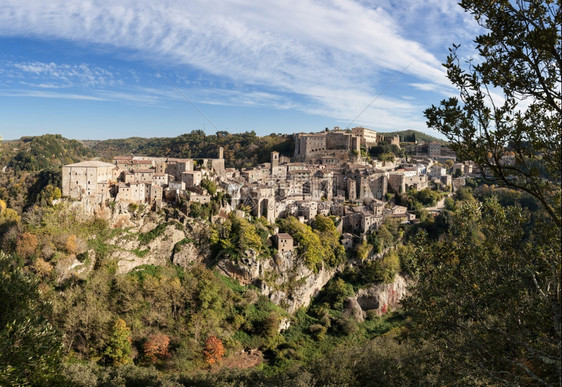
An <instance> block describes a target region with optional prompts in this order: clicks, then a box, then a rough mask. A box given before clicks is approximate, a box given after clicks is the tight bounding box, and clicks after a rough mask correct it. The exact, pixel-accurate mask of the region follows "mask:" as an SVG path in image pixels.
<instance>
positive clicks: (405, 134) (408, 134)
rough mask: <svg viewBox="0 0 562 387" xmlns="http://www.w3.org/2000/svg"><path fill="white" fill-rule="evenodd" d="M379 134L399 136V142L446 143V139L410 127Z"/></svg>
mask: <svg viewBox="0 0 562 387" xmlns="http://www.w3.org/2000/svg"><path fill="white" fill-rule="evenodd" d="M380 134H382V135H384V136H400V142H416V141H418V142H421V141H424V142H439V143H441V144H446V143H447V141H445V140H442V139H440V138H437V137H433V136H430V135H429V134H425V133H423V132H419V131H417V130H412V129H408V130H402V131H399V132H380Z"/></svg>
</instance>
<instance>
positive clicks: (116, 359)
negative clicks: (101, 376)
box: [104, 318, 133, 366]
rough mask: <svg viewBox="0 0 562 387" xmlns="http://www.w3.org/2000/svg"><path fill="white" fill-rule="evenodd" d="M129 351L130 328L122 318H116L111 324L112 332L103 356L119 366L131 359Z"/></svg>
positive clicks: (129, 361) (130, 350)
mask: <svg viewBox="0 0 562 387" xmlns="http://www.w3.org/2000/svg"><path fill="white" fill-rule="evenodd" d="M131 352H132V349H131V329H130V328H129V327H128V326H127V323H126V322H125V321H124V320H123V319H120V318H118V319H117V320H115V324H114V325H113V334H112V335H111V337H110V339H109V343H108V344H107V347H106V348H105V351H104V357H105V358H106V359H107V360H108V361H109V362H110V363H111V364H113V365H115V366H120V365H125V364H129V363H131V362H132V361H133V359H132V358H131Z"/></svg>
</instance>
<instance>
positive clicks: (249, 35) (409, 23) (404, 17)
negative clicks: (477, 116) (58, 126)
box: [0, 0, 464, 129]
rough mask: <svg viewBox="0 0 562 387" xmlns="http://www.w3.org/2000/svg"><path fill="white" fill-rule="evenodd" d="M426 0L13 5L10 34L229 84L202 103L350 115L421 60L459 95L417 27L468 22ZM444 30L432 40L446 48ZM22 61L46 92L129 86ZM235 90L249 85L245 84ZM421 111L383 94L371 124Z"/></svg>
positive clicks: (427, 87)
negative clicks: (447, 18)
mask: <svg viewBox="0 0 562 387" xmlns="http://www.w3.org/2000/svg"><path fill="white" fill-rule="evenodd" d="M420 3H423V2H416V1H414V0H407V1H405V2H404V3H397V2H390V1H387V2H385V1H382V2H369V1H362V2H359V1H353V0H327V1H318V0H302V1H298V2H292V3H291V4H290V5H287V3H285V2H279V1H265V0H264V1H259V2H256V1H251V0H236V1H235V0H230V1H225V0H193V1H189V2H177V1H172V0H162V1H158V2H155V1H149V0H136V1H132V0H123V1H118V2H116V1H113V0H112V1H109V0H98V1H94V0H88V1H80V2H70V3H69V2H67V1H63V0H50V1H48V2H45V1H42V0H28V1H26V2H21V1H20V0H5V1H3V2H2V5H0V35H3V36H31V37H39V38H44V39H49V38H56V39H66V40H71V41H75V42H81V43H82V42H86V43H93V44H101V45H108V46H110V47H114V48H116V49H120V48H124V49H127V50H128V52H133V53H134V54H133V55H136V56H138V57H140V58H144V60H145V61H147V62H149V63H150V62H155V63H157V64H158V65H160V66H165V70H166V71H169V72H181V69H182V67H181V66H185V65H187V66H189V67H190V68H194V69H197V70H199V71H201V72H203V73H204V74H209V75H212V76H216V77H220V78H222V79H227V80H228V81H229V85H228V87H226V86H225V88H224V89H222V90H220V91H219V90H218V89H211V90H204V89H202V88H199V89H198V88H192V89H190V96H194V97H196V98H197V101H199V102H204V103H209V104H234V105H236V104H241V105H246V106H254V105H256V106H259V105H261V104H268V105H269V106H273V107H276V108H295V109H300V110H302V111H304V112H307V113H312V114H322V115H326V116H327V117H333V118H334V119H336V120H342V121H345V120H347V119H351V118H353V116H355V114H356V113H357V112H359V111H361V109H363V108H364V107H365V106H366V104H367V103H369V102H370V101H371V100H372V98H373V96H374V95H376V94H377V93H378V92H379V91H380V90H382V88H384V87H385V85H386V83H387V80H388V78H389V77H391V76H393V75H394V74H396V73H397V72H400V71H402V70H403V69H404V67H405V66H406V65H407V64H408V63H411V62H412V61H413V62H414V64H413V65H412V66H410V67H408V69H407V70H406V72H405V76H409V77H411V78H413V79H414V80H415V81H414V82H410V84H412V85H413V86H414V87H416V88H417V89H419V90H423V91H432V92H438V93H441V94H444V93H447V92H448V90H450V89H449V83H448V82H447V80H446V77H445V74H444V71H443V69H442V67H441V65H440V63H441V62H442V58H439V59H438V58H437V57H436V56H435V55H434V54H433V53H432V51H430V50H429V49H428V48H427V47H426V46H424V45H423V44H422V43H421V40H420V39H417V38H418V37H420V36H422V34H423V33H424V32H423V31H419V32H417V33H412V32H411V30H410V28H414V27H417V26H418V27H419V26H420V25H422V26H426V27H428V28H429V27H430V23H432V24H434V23H433V22H432V20H434V19H435V20H437V19H438V18H440V17H442V15H443V14H446V13H450V14H451V15H453V16H454V18H455V20H454V21H452V22H451V23H459V20H460V21H461V22H464V19H463V18H462V15H461V13H460V12H459V11H458V10H457V9H456V8H453V6H452V5H451V4H450V2H448V1H445V0H431V3H432V8H431V10H433V11H432V12H433V14H428V12H425V14H424V16H425V15H427V19H416V17H415V15H416V10H419V9H420V7H422V6H421V5H419V4H420ZM455 6H456V5H455ZM408 7H410V9H408ZM433 28H437V27H436V26H433ZM409 31H410V32H409ZM430 32H432V31H429V30H428V31H427V34H429V35H431V36H434V34H431V33H430ZM442 32H443V31H439V33H440V34H441V35H440V36H438V37H435V38H434V39H433V40H432V42H431V43H430V44H431V45H433V46H437V45H439V44H440V42H441V41H442V40H443V37H442ZM18 66H19V67H18V69H19V70H20V71H21V72H25V73H27V74H29V75H30V76H31V79H34V78H33V77H36V78H37V81H38V83H37V87H42V86H41V85H43V87H50V86H49V85H57V84H60V85H61V87H65V85H69V84H71V85H76V84H80V85H83V86H87V87H93V88H98V89H102V90H106V89H108V88H110V87H113V86H115V85H117V84H118V83H119V82H120V80H119V78H118V77H116V76H114V75H113V74H112V73H111V72H110V71H108V70H104V69H103V68H99V67H91V66H88V65H77V66H74V65H63V64H55V63H34V62H30V63H22V64H19V65H18ZM16 67H17V66H16ZM131 76H137V77H138V75H137V74H136V73H135V74H132V73H131ZM26 81H29V79H27V77H26ZM55 81H56V82H55ZM233 85H240V87H239V88H238V89H233ZM97 94H103V93H100V92H97ZM291 95H293V96H295V97H296V98H290V96H291ZM154 98H155V100H156V99H158V98H162V97H161V96H154ZM297 101H298V102H297ZM419 114H420V104H419V102H418V103H416V101H410V100H405V99H400V98H391V97H389V96H387V95H383V96H381V97H380V98H379V99H377V101H376V104H375V105H373V108H371V109H369V110H368V111H366V112H365V114H364V115H363V116H362V117H361V118H362V122H364V123H371V124H372V125H374V126H377V127H383V128H388V129H392V128H395V127H396V126H408V122H410V123H411V124H412V123H413V124H415V125H420V122H421V121H422V120H421V119H420V118H419ZM415 117H417V118H415ZM409 126H411V125H409Z"/></svg>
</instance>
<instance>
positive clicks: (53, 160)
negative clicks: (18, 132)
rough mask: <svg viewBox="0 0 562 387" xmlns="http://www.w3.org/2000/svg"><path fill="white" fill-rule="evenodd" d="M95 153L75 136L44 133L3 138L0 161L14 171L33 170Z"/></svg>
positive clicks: (81, 158) (78, 159)
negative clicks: (16, 137)
mask: <svg viewBox="0 0 562 387" xmlns="http://www.w3.org/2000/svg"><path fill="white" fill-rule="evenodd" d="M95 156H96V154H95V152H94V151H93V150H91V149H90V148H87V147H86V146H84V145H83V144H82V143H80V142H79V141H77V140H70V139H68V138H64V137H62V136H61V135H60V134H45V135H43V136H30V137H22V138H20V139H19V140H11V141H4V142H2V145H1V153H0V162H1V164H2V166H6V165H7V166H8V167H9V168H11V169H13V170H14V171H16V172H18V171H27V172H36V171H40V170H43V169H46V168H53V167H54V168H57V167H60V166H62V165H65V164H70V163H73V162H78V161H81V160H84V159H88V158H92V157H95Z"/></svg>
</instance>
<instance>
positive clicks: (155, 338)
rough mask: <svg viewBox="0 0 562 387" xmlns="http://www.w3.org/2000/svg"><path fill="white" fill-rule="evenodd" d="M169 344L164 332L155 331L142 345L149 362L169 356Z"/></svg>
mask: <svg viewBox="0 0 562 387" xmlns="http://www.w3.org/2000/svg"><path fill="white" fill-rule="evenodd" d="M169 344H170V338H169V337H168V336H166V335H164V334H161V333H156V334H153V335H150V336H149V337H148V339H147V340H146V341H145V342H144V344H143V345H142V349H143V351H144V356H146V357H147V358H148V359H149V360H150V361H151V362H155V361H156V360H158V359H166V358H168V357H169V356H170V352H169V349H168V346H169Z"/></svg>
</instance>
